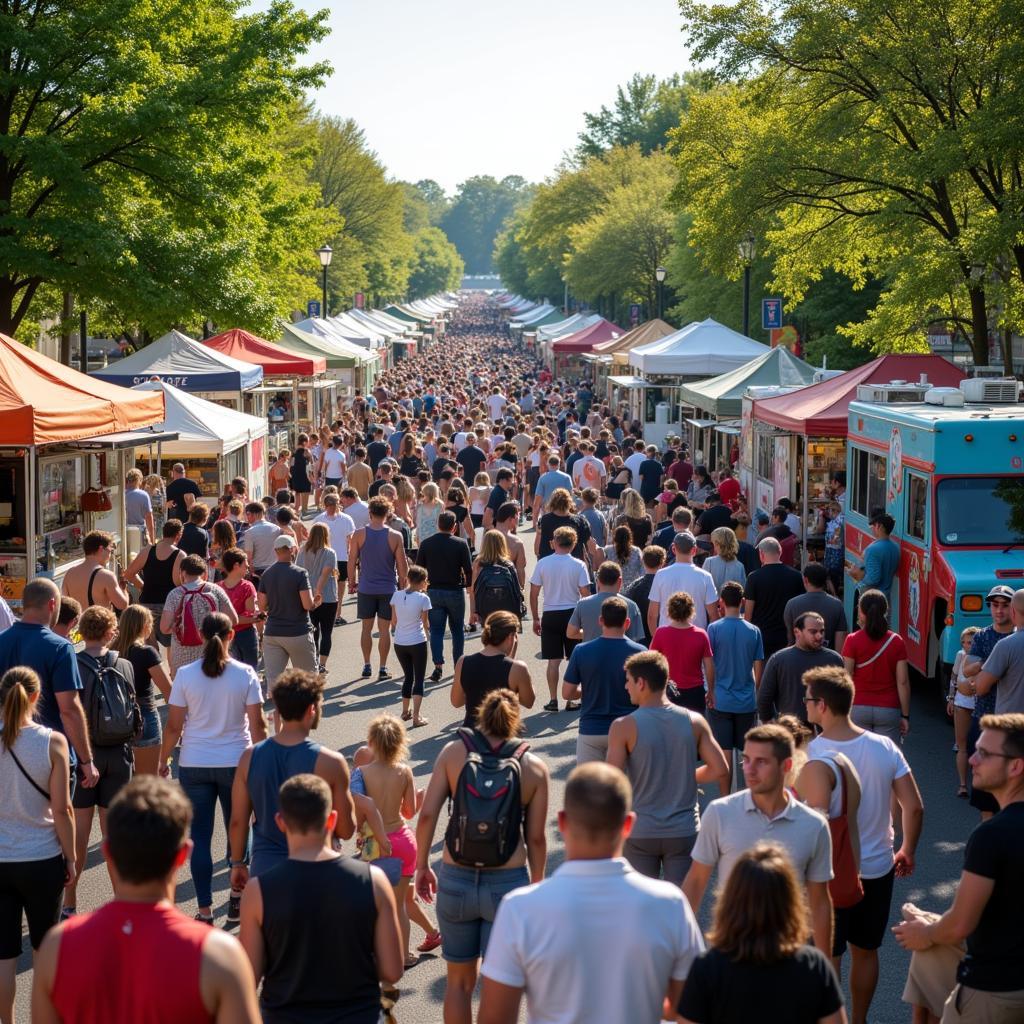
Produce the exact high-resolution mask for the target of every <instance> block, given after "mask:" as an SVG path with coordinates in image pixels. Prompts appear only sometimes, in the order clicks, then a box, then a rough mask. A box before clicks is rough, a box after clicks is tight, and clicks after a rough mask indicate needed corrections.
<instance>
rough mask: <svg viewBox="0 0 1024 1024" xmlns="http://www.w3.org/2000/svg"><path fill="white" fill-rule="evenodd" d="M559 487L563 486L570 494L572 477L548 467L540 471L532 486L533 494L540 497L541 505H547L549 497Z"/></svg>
mask: <svg viewBox="0 0 1024 1024" xmlns="http://www.w3.org/2000/svg"><path fill="white" fill-rule="evenodd" d="M559 487H564V488H565V489H566V490H567V491H568V492H569V493H570V494H572V477H571V476H569V474H568V473H563V472H562V471H561V470H558V469H549V470H548V471H547V472H546V473H542V474H541V476H540V479H539V480H538V481H537V486H536V487H535V488H534V491H533V493H534V496H535V497H538V498H540V502H541V505H547V503H548V498H550V497H551V495H552V494H554V493H555V491H557V490H558V488H559Z"/></svg>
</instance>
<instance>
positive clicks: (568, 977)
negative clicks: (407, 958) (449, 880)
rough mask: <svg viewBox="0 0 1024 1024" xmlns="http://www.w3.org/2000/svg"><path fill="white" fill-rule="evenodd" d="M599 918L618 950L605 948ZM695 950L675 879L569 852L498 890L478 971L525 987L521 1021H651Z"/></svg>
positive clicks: (697, 941)
mask: <svg viewBox="0 0 1024 1024" xmlns="http://www.w3.org/2000/svg"><path fill="white" fill-rule="evenodd" d="M545 561H550V559H545ZM609 928H611V929H612V930H613V931H614V935H615V948H616V949H617V950H619V951H620V953H621V955H614V956H610V955H609V948H610V947H609V944H608V943H609V934H610V932H609ZM703 950H704V940H703V938H702V937H701V933H700V929H699V928H698V927H697V922H696V920H695V919H694V916H693V911H692V910H690V906H689V904H688V903H687V902H686V899H685V897H684V896H683V894H682V891H681V890H680V889H679V887H678V886H676V885H672V884H671V883H670V882H662V881H659V880H656V879H653V878H646V877H645V876H644V875H641V874H640V873H639V872H637V871H634V870H633V869H632V868H631V867H630V866H629V865H628V864H627V863H626V861H625V860H623V859H621V858H616V859H615V860H571V861H566V863H564V864H563V865H562V866H561V867H559V868H558V870H557V871H555V873H554V874H553V875H552V876H551V877H550V878H548V879H546V880H545V881H543V882H538V883H537V884H535V885H528V886H524V887H523V888H522V889H516V890H514V891H513V892H511V893H509V894H508V895H507V896H505V897H504V898H503V899H502V901H501V903H500V904H499V906H498V914H497V918H496V919H495V922H494V927H493V928H492V930H491V937H490V940H489V941H488V944H487V956H486V958H485V960H484V965H483V974H484V976H485V977H487V978H490V979H491V980H492V981H496V982H498V983H499V984H501V985H508V986H510V987H512V988H522V989H525V991H526V1011H527V1021H529V1024H592V1022H594V1021H609V1022H613V1021H615V1022H619V1021H635V1022H637V1024H656V1022H657V1021H660V1020H661V1008H662V1000H663V999H664V997H665V992H666V990H667V989H668V983H669V981H670V980H675V981H685V980H686V978H687V976H688V975H689V973H690V967H691V965H692V964H693V961H694V960H695V959H696V958H697V956H698V955H699V954H700V953H701V952H703ZM627 952H628V955H627Z"/></svg>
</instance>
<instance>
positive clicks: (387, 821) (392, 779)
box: [363, 715, 418, 967]
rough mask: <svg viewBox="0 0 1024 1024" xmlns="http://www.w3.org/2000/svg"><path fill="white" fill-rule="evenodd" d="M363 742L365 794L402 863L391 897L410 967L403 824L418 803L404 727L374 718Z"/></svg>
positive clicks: (409, 845) (407, 844)
mask: <svg viewBox="0 0 1024 1024" xmlns="http://www.w3.org/2000/svg"><path fill="white" fill-rule="evenodd" d="M366 742H367V745H368V746H369V748H370V751H371V752H372V753H373V757H374V759H373V761H372V762H371V763H370V764H367V765H363V784H364V785H365V787H366V795H367V796H368V797H370V799H371V800H373V802H374V803H375V804H376V805H377V808H378V809H379V810H380V814H381V817H382V818H383V819H384V830H385V832H386V833H387V838H388V842H389V843H391V853H392V855H393V856H395V857H398V858H399V860H401V862H402V872H401V876H400V878H399V880H398V884H397V885H396V886H395V895H396V897H397V899H398V916H399V922H400V924H401V927H402V950H403V952H404V954H405V964H406V966H407V967H410V966H412V964H414V963H416V958H415V957H413V956H411V955H410V953H409V911H408V908H407V906H406V894H407V892H408V890H409V883H410V881H411V880H412V878H413V876H414V875H415V874H416V837H415V836H414V835H413V832H412V830H411V829H410V828H409V826H408V825H406V823H405V822H406V821H408V820H409V819H410V818H413V817H415V816H416V812H417V810H418V808H417V806H416V805H417V803H418V801H417V797H416V784H415V782H414V781H413V776H412V769H411V768H410V767H409V765H407V764H406V763H405V761H404V758H405V757H406V755H407V754H408V751H409V748H408V746H407V745H406V740H405V726H404V725H403V724H402V722H401V721H400V720H399V719H397V718H395V717H394V715H378V716H377V717H376V718H374V719H373V721H371V722H370V727H369V730H368V731H367V734H366ZM403 819H404V820H403Z"/></svg>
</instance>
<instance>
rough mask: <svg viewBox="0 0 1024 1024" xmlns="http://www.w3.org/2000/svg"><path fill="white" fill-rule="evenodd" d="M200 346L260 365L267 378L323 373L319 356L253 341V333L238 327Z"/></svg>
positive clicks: (208, 339) (254, 338)
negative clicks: (306, 354) (302, 353)
mask: <svg viewBox="0 0 1024 1024" xmlns="http://www.w3.org/2000/svg"><path fill="white" fill-rule="evenodd" d="M203 344H204V345H209V347H210V348H215V349H216V350H217V351H218V352H221V353H223V354H224V355H226V356H231V357H232V358H234V359H241V360H243V361H244V362H247V363H256V364H257V365H258V366H262V367H263V372H264V374H265V375H266V376H268V377H273V376H276V375H281V376H286V377H294V376H299V377H312V376H314V375H316V374H318V373H326V371H327V360H326V359H324V358H323V356H303V355H299V354H298V353H296V352H292V351H290V350H289V349H286V348H282V347H281V346H280V345H275V344H274V343H273V342H272V341H264V339H263V338H257V337H256V335H255V334H250V333H249V332H248V331H243V330H242V329H241V328H240V327H234V328H232V329H231V330H230V331H222V332H221V333H220V334H215V335H214V336H213V337H212V338H207V339H206V340H205V341H204V342H203Z"/></svg>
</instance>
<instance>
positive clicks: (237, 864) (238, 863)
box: [231, 860, 249, 868]
mask: <svg viewBox="0 0 1024 1024" xmlns="http://www.w3.org/2000/svg"><path fill="white" fill-rule="evenodd" d="M231 866H232V867H233V868H247V867H248V866H249V865H248V864H246V862H245V861H244V860H233V861H231Z"/></svg>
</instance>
